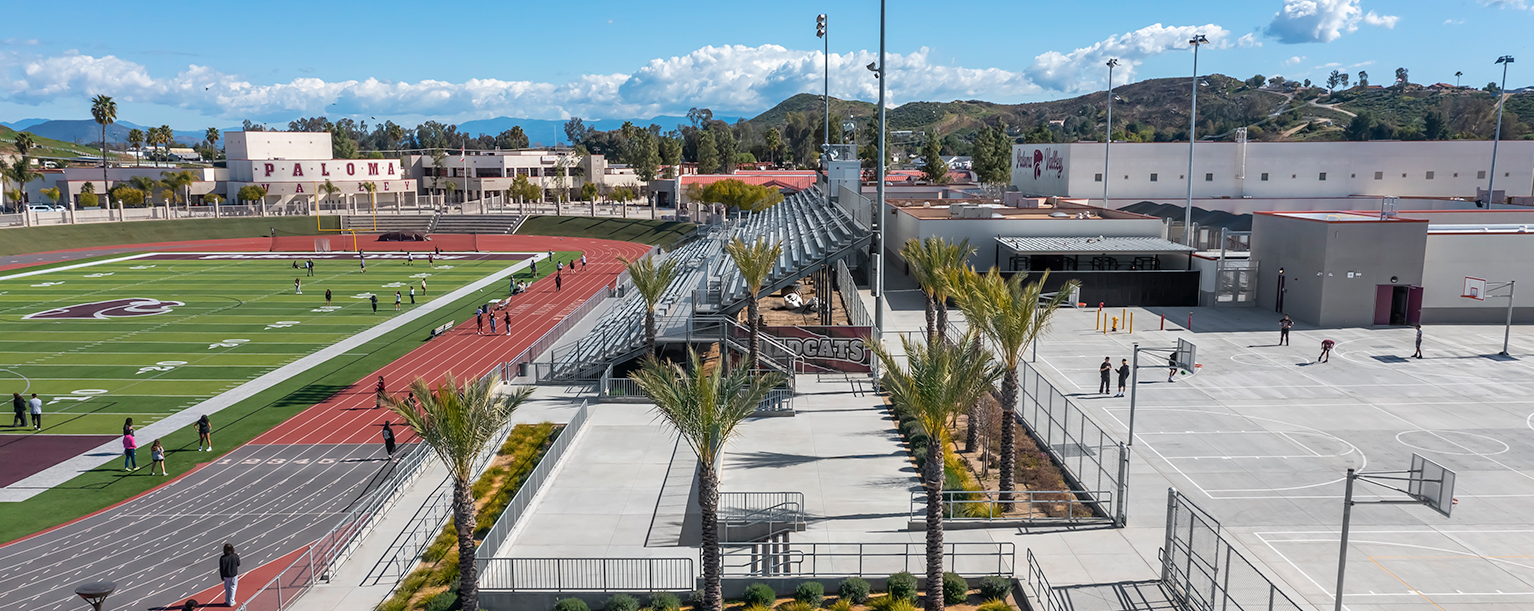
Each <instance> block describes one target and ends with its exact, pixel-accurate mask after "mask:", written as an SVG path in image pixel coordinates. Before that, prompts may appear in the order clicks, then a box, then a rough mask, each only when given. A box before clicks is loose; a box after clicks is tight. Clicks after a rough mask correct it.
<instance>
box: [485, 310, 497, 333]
mask: <svg viewBox="0 0 1534 611" xmlns="http://www.w3.org/2000/svg"><path fill="white" fill-rule="evenodd" d="M487 314H489V315H490V334H491V335H495V334H496V333H495V312H487Z"/></svg>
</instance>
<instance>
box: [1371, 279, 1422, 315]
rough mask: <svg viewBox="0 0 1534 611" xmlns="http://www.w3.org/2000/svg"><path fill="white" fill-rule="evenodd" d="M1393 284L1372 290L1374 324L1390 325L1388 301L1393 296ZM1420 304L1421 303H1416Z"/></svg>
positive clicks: (1382, 285) (1379, 286) (1381, 285)
mask: <svg viewBox="0 0 1534 611" xmlns="http://www.w3.org/2000/svg"><path fill="white" fill-rule="evenodd" d="M1395 288H1396V287H1395V285H1394V284H1380V285H1377V286H1375V288H1374V324H1376V325H1388V324H1390V300H1391V299H1392V298H1393V297H1394V296H1395ZM1418 303H1421V301H1418Z"/></svg>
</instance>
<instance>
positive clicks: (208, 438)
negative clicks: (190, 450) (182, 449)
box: [197, 414, 213, 452]
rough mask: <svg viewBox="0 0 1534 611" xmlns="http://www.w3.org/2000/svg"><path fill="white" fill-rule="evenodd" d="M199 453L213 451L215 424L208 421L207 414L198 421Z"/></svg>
mask: <svg viewBox="0 0 1534 611" xmlns="http://www.w3.org/2000/svg"><path fill="white" fill-rule="evenodd" d="M197 451H198V452H212V451H213V423H211V422H209V421H208V415H207V414H203V415H202V417H201V418H198V419H197Z"/></svg>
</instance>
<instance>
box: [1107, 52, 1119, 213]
mask: <svg viewBox="0 0 1534 611" xmlns="http://www.w3.org/2000/svg"><path fill="white" fill-rule="evenodd" d="M1117 65H1119V60H1118V59H1117V58H1113V59H1109V60H1108V128H1107V129H1106V130H1104V131H1106V132H1107V133H1108V137H1107V138H1106V139H1104V140H1103V207H1104V208H1107V207H1108V147H1110V146H1113V67H1114V66H1117Z"/></svg>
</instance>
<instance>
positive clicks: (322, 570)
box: [240, 442, 436, 611]
mask: <svg viewBox="0 0 1534 611" xmlns="http://www.w3.org/2000/svg"><path fill="white" fill-rule="evenodd" d="M435 456H436V454H435V453H434V452H433V451H432V449H431V448H430V447H429V446H427V445H426V444H425V443H419V442H417V443H415V444H412V447H411V448H410V449H409V450H407V451H406V452H405V453H404V454H403V455H401V456H400V458H399V459H398V460H397V461H396V462H395V463H394V474H393V475H392V476H391V477H390V478H389V479H388V480H387V481H385V482H384V483H383V484H382V485H380V486H379V487H377V488H374V489H373V491H372V492H370V493H368V495H367V496H365V497H363V498H362V500H361V501H359V502H358V503H357V504H356V505H353V506H352V509H351V511H348V512H347V513H346V515H344V516H342V517H341V519H340V520H339V521H337V522H336V525H335V526H334V527H332V528H331V529H330V531H329V532H327V533H325V535H324V536H322V537H320V538H319V540H318V541H316V542H315V543H314V544H313V545H310V546H309V547H308V549H306V550H305V551H304V555H303V556H300V557H298V558H297V559H295V560H294V561H293V562H292V563H290V564H289V565H288V566H287V567H284V568H283V569H282V571H281V572H280V573H278V574H277V576H276V577H274V578H273V579H272V580H271V581H269V582H267V583H266V584H265V585H263V586H261V587H260V588H257V589H256V590H255V593H254V594H249V595H247V597H246V599H245V602H243V603H241V604H240V609H241V611H280V610H281V609H284V608H286V607H287V606H288V605H290V604H292V602H293V601H294V600H297V599H298V597H299V596H302V595H303V594H304V592H307V591H308V590H309V588H310V587H311V586H313V585H314V584H315V582H317V581H326V582H328V581H329V580H330V577H331V575H332V574H333V573H334V571H335V568H336V567H338V566H340V565H341V563H342V562H345V561H346V559H347V558H348V557H349V556H350V555H351V553H352V552H353V551H354V550H355V549H356V548H357V545H358V544H360V543H361V542H362V538H363V537H364V536H365V535H366V534H367V533H368V532H369V531H370V530H371V529H372V527H373V522H374V521H375V520H377V519H378V518H379V517H381V516H382V515H383V514H384V512H386V511H388V510H389V508H390V507H393V505H394V502H395V501H396V500H398V499H399V495H400V494H401V493H403V492H404V489H405V487H406V486H408V485H409V483H410V482H412V481H414V480H415V478H416V477H417V476H419V475H420V474H421V472H422V471H423V470H424V468H425V466H426V464H427V461H429V460H431V459H432V458H433V457H435Z"/></svg>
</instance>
